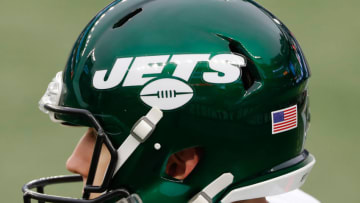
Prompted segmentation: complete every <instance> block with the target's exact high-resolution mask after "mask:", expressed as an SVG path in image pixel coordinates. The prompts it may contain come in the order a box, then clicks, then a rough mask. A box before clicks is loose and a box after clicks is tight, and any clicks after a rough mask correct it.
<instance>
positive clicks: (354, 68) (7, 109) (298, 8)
mask: <svg viewBox="0 0 360 203" xmlns="http://www.w3.org/2000/svg"><path fill="white" fill-rule="evenodd" d="M109 2H110V1H109V0H103V1H100V0H76V1H74V0H34V1H26V0H22V1H5V0H1V3H0V67H1V68H0V94H1V96H0V113H1V116H0V130H1V131H0V161H1V164H0V194H1V200H0V201H1V202H11V203H12V202H21V201H22V197H21V195H22V193H21V190H20V189H21V186H22V185H23V184H24V183H25V182H27V181H30V180H31V179H34V178H40V177H43V176H51V175H58V174H68V172H67V171H66V169H65V161H66V159H67V157H68V156H69V154H70V153H71V152H72V149H73V148H74V146H75V145H76V142H77V139H78V138H80V136H81V134H82V132H83V130H84V129H81V128H75V129H74V128H65V127H61V126H59V125H56V124H53V123H51V122H50V121H49V119H48V117H47V116H46V115H43V114H42V113H41V112H40V111H39V110H38V108H37V102H38V100H39V99H40V97H41V96H42V94H43V93H44V91H45V89H46V87H47V84H48V83H49V81H50V80H51V78H52V77H53V76H54V75H55V73H56V72H57V71H59V70H62V69H63V67H64V64H65V61H66V59H67V57H68V54H69V52H70V49H71V47H72V45H73V43H74V41H75V39H76V37H77V35H78V34H79V33H80V32H81V30H82V29H83V27H84V26H85V25H86V23H87V22H88V21H89V20H90V18H91V17H92V16H93V15H94V14H95V13H96V12H97V11H98V10H100V9H101V8H102V7H104V6H105V5H106V4H108V3H109ZM259 3H260V4H262V5H263V6H265V7H266V8H268V9H269V10H271V11H272V12H273V13H274V14H275V15H276V16H277V17H279V18H280V19H281V20H282V21H283V22H284V23H285V24H286V25H287V26H288V27H289V28H290V30H292V32H293V33H294V34H295V36H296V37H297V39H298V40H299V41H300V44H301V45H302V48H303V50H304V52H305V54H306V56H307V59H308V61H309V64H310V66H311V68H312V78H311V82H310V88H311V89H310V96H311V111H312V124H311V129H310V133H309V136H308V141H307V149H309V151H310V152H311V153H313V154H314V155H315V156H316V158H317V165H316V167H315V168H314V170H313V172H312V174H311V175H310V177H309V179H308V182H307V183H306V184H305V186H304V187H303V189H304V190H305V191H307V192H309V193H311V194H313V195H314V196H316V197H317V198H318V199H320V200H321V201H322V202H325V203H339V202H346V203H358V202H360V195H359V194H358V193H359V192H358V191H359V189H360V159H359V155H360V153H359V152H360V149H359V148H360V136H359V135H360V133H359V132H358V131H359V130H358V128H359V126H360V124H359V121H360V119H359V114H360V110H359V108H358V107H357V105H358V104H359V102H360V81H359V77H360V68H359V67H358V64H357V63H358V61H359V60H358V58H359V57H358V55H359V51H358V47H359V45H360V40H359V36H360V22H359V19H360V15H359V14H358V8H360V2H359V1H355V0H345V1H325V0H319V1H310V0H304V1H289V0H272V1H265V0H261V1H259ZM358 125H359V126H358ZM48 191H49V192H51V193H57V194H66V195H73V196H77V195H78V194H79V193H81V187H80V184H75V185H72V186H71V187H64V186H62V187H58V188H51V187H50V188H49V190H48Z"/></svg>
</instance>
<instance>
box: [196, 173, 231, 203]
mask: <svg viewBox="0 0 360 203" xmlns="http://www.w3.org/2000/svg"><path fill="white" fill-rule="evenodd" d="M233 181H234V176H233V175H232V174H231V173H224V174H222V175H221V176H219V177H218V178H217V179H215V180H214V181H213V182H211V183H210V184H209V185H208V186H206V187H205V188H204V189H203V190H202V191H201V192H199V193H198V194H196V195H195V196H194V197H193V198H191V199H190V201H189V203H212V202H213V201H212V199H213V198H214V197H215V196H216V195H217V194H219V193H220V192H221V191H223V190H224V189H225V188H227V187H228V186H229V185H230V184H231V183H232V182H233Z"/></svg>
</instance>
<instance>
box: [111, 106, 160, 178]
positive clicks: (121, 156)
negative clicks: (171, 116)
mask: <svg viewBox="0 0 360 203" xmlns="http://www.w3.org/2000/svg"><path fill="white" fill-rule="evenodd" d="M162 117H163V113H162V111H161V110H160V109H158V108H156V107H153V108H152V109H151V110H150V111H149V112H148V113H147V114H146V116H143V117H141V118H140V119H139V120H138V121H137V122H136V123H135V125H134V126H133V128H132V129H131V131H130V135H129V136H128V137H127V138H126V140H125V141H124V142H123V143H122V144H121V146H120V147H119V149H118V150H117V154H118V161H117V164H116V167H115V171H114V175H115V174H116V172H117V171H118V170H119V169H120V168H121V166H122V165H123V164H124V163H125V162H126V160H127V159H128V158H129V157H130V156H131V154H132V153H134V151H135V150H136V148H137V147H138V146H139V145H140V144H141V143H143V142H145V141H146V140H147V139H148V138H149V137H150V135H151V134H152V133H153V132H154V130H155V127H156V124H157V123H158V122H159V121H160V119H161V118H162Z"/></svg>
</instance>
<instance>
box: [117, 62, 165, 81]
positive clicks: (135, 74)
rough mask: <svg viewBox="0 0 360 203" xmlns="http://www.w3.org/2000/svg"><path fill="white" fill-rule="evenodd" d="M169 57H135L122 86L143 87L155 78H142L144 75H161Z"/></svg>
mask: <svg viewBox="0 0 360 203" xmlns="http://www.w3.org/2000/svg"><path fill="white" fill-rule="evenodd" d="M168 58H169V55H164V56H142V57H137V58H136V59H135V61H134V63H133V64H132V66H131V68H130V70H129V73H128V74H127V76H126V78H125V81H124V84H123V86H139V85H143V84H145V83H146V82H148V81H149V80H151V79H153V78H155V77H143V76H144V75H145V74H154V73H161V72H162V70H163V68H164V66H165V65H166V61H167V60H168Z"/></svg>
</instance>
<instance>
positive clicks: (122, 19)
mask: <svg viewBox="0 0 360 203" xmlns="http://www.w3.org/2000/svg"><path fill="white" fill-rule="evenodd" d="M141 11H142V8H138V9H136V10H135V11H133V12H131V13H129V14H127V15H126V16H125V17H123V18H121V19H120V20H119V21H118V22H117V23H115V24H114V26H113V29H116V28H119V27H121V26H123V25H124V24H125V23H126V22H127V21H129V20H130V19H131V18H133V17H134V16H136V15H137V14H139V13H140V12H141Z"/></svg>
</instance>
